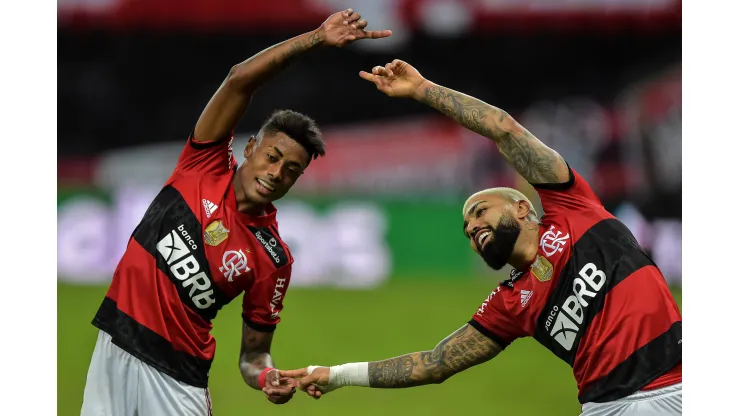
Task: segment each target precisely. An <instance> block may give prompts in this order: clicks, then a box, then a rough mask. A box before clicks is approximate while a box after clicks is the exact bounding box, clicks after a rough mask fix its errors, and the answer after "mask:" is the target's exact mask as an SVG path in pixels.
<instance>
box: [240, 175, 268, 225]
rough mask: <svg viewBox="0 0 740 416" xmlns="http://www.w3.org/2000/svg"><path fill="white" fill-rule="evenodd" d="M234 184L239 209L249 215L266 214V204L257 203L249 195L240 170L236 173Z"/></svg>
mask: <svg viewBox="0 0 740 416" xmlns="http://www.w3.org/2000/svg"><path fill="white" fill-rule="evenodd" d="M233 185H234V195H235V196H236V210H237V211H239V212H241V213H244V214H248V215H265V204H260V203H255V202H253V201H252V200H250V199H249V198H248V197H247V193H246V192H244V187H243V186H242V181H241V175H240V174H239V172H237V174H236V175H234V181H233Z"/></svg>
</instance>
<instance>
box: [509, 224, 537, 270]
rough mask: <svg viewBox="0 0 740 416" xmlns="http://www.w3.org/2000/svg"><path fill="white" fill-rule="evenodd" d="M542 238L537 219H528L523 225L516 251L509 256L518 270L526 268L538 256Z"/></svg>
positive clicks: (510, 261)
mask: <svg viewBox="0 0 740 416" xmlns="http://www.w3.org/2000/svg"><path fill="white" fill-rule="evenodd" d="M539 240H540V224H539V223H538V222H535V221H527V222H526V223H525V224H524V225H523V226H522V231H521V233H520V234H519V239H518V240H517V242H516V245H515V246H514V252H513V253H511V257H510V258H509V265H511V267H513V268H515V269H517V270H524V269H526V268H527V267H529V265H530V264H532V262H533V261H534V259H535V257H537V248H538V247H539Z"/></svg>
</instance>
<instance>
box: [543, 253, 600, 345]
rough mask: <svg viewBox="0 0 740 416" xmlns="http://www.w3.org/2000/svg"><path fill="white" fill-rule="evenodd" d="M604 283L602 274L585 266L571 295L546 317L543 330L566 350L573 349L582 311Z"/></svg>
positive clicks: (582, 314)
mask: <svg viewBox="0 0 740 416" xmlns="http://www.w3.org/2000/svg"><path fill="white" fill-rule="evenodd" d="M605 282H606V275H605V274H604V272H602V271H601V270H599V269H598V268H597V267H596V265H595V264H593V263H588V264H586V265H585V266H583V268H582V269H581V271H580V272H578V277H576V278H575V279H574V280H573V294H572V295H570V296H568V299H566V300H565V302H563V305H562V306H560V307H558V306H555V307H553V308H552V310H551V311H550V314H549V315H548V316H547V321H546V322H545V329H546V330H547V331H549V332H550V336H551V337H553V338H555V341H557V342H558V343H559V344H560V345H562V346H563V348H565V349H566V350H568V351H570V350H571V349H573V343H574V342H575V340H576V336H577V335H578V331H580V330H581V325H582V324H583V317H584V309H585V308H588V305H589V303H588V302H589V300H590V299H593V298H595V297H596V295H597V294H598V293H599V291H600V290H601V288H603V287H604V283H605ZM553 322H554V323H553Z"/></svg>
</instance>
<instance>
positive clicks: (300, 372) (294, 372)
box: [280, 368, 308, 378]
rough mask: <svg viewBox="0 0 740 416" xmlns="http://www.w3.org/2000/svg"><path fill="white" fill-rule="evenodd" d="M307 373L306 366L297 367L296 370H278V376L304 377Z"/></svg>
mask: <svg viewBox="0 0 740 416" xmlns="http://www.w3.org/2000/svg"><path fill="white" fill-rule="evenodd" d="M307 375H308V369H307V368H299V369H297V370H280V377H293V378H296V377H305V376H307Z"/></svg>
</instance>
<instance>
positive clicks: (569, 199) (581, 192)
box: [532, 166, 603, 214]
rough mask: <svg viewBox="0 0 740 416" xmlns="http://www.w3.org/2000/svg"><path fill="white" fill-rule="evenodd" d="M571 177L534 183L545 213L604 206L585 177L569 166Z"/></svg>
mask: <svg viewBox="0 0 740 416" xmlns="http://www.w3.org/2000/svg"><path fill="white" fill-rule="evenodd" d="M568 171H569V172H570V179H569V180H568V182H565V183H558V184H532V186H533V187H534V189H535V190H536V191H537V194H538V195H539V197H540V201H541V202H542V209H543V210H544V211H545V214H555V213H562V212H572V211H583V210H589V209H595V208H603V205H602V204H601V201H600V200H599V197H597V196H596V194H595V193H594V191H593V190H592V189H591V187H590V186H589V185H588V182H586V180H585V179H583V177H582V176H581V175H579V174H578V172H576V171H575V170H573V168H571V167H570V166H568Z"/></svg>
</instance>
